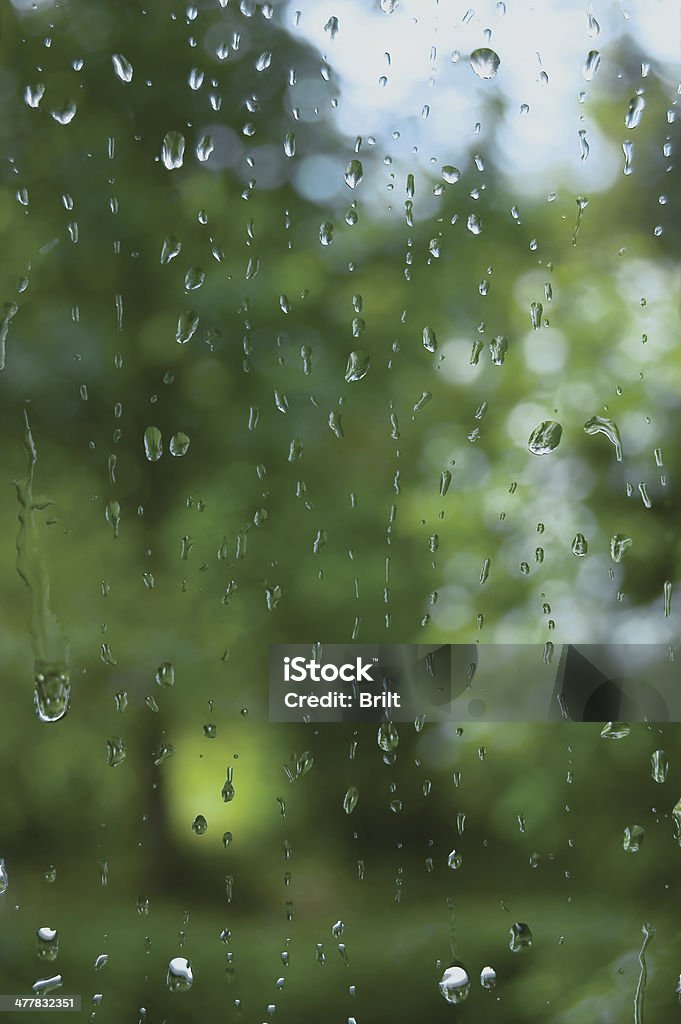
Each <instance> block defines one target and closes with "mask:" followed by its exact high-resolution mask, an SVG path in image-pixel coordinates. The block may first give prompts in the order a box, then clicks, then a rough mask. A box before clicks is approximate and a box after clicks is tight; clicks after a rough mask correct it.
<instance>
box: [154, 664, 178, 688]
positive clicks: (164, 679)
mask: <svg viewBox="0 0 681 1024" xmlns="http://www.w3.org/2000/svg"><path fill="white" fill-rule="evenodd" d="M155 678H156V683H157V685H158V686H174V685H175V668H174V666H173V663H172V661H164V662H163V663H162V664H161V665H159V667H158V668H157V670H156V677H155Z"/></svg>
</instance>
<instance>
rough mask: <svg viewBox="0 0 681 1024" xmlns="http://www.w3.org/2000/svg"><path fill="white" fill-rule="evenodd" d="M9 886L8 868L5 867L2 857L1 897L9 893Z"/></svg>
mask: <svg viewBox="0 0 681 1024" xmlns="http://www.w3.org/2000/svg"><path fill="white" fill-rule="evenodd" d="M8 885H9V878H8V876H7V868H6V867H5V862H4V860H3V859H2V857H0V896H2V895H3V893H5V892H7V886H8Z"/></svg>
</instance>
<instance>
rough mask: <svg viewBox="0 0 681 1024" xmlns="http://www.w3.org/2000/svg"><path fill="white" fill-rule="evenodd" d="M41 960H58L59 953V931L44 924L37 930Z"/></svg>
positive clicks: (38, 950)
mask: <svg viewBox="0 0 681 1024" xmlns="http://www.w3.org/2000/svg"><path fill="white" fill-rule="evenodd" d="M36 936H37V939H38V943H37V953H38V959H39V960H56V959H57V956H58V954H59V933H58V932H57V930H56V929H55V928H48V927H47V926H44V927H42V928H38V930H37V932H36Z"/></svg>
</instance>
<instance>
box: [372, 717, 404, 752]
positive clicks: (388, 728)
mask: <svg viewBox="0 0 681 1024" xmlns="http://www.w3.org/2000/svg"><path fill="white" fill-rule="evenodd" d="M377 742H378V745H379V747H380V748H381V750H385V751H386V752H390V751H391V750H395V749H396V748H397V745H398V744H399V742H400V736H399V733H398V731H397V726H396V725H395V723H394V722H382V723H381V724H380V726H379V727H378V736H377Z"/></svg>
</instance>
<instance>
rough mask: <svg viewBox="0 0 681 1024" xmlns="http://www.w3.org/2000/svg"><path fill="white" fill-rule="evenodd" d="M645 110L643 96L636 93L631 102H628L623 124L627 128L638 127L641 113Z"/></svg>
mask: <svg viewBox="0 0 681 1024" xmlns="http://www.w3.org/2000/svg"><path fill="white" fill-rule="evenodd" d="M645 108H646V101H645V100H644V99H643V96H642V95H641V94H640V93H637V94H636V95H635V96H632V98H631V100H630V101H629V109H628V110H627V113H626V117H625V118H624V123H625V125H626V126H627V128H636V127H638V125H639V124H640V122H641V118H642V117H643V111H644V110H645Z"/></svg>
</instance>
